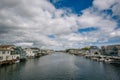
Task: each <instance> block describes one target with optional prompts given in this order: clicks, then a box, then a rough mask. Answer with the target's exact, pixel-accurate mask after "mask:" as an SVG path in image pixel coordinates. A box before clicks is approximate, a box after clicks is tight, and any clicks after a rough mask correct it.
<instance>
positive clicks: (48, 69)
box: [0, 53, 120, 80]
mask: <svg viewBox="0 0 120 80" xmlns="http://www.w3.org/2000/svg"><path fill="white" fill-rule="evenodd" d="M0 80H120V66H119V65H111V64H105V63H102V62H96V61H92V60H89V59H85V58H83V57H79V56H73V55H70V54H65V53H55V54H51V55H47V56H43V57H41V58H39V59H29V60H28V61H26V62H22V63H18V64H13V65H9V66H4V67H0Z"/></svg>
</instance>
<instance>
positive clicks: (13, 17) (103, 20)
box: [0, 0, 120, 49]
mask: <svg viewBox="0 0 120 80" xmlns="http://www.w3.org/2000/svg"><path fill="white" fill-rule="evenodd" d="M57 1H59V0H54V2H57ZM116 1H118V0H109V1H108V0H104V1H103V0H102V1H101V0H94V1H93V6H91V7H90V8H88V9H85V10H83V11H82V14H81V15H80V16H78V15H77V14H73V13H71V12H69V11H67V10H68V9H66V10H65V9H56V8H55V7H54V5H52V4H51V3H50V2H49V0H34V1H33V0H10V1H9V0H0V43H5V42H7V43H13V44H15V45H20V46H36V47H41V48H51V49H62V48H68V47H81V45H82V46H83V45H89V44H91V43H95V42H101V43H102V42H107V41H108V40H109V38H112V37H115V36H117V37H120V35H118V34H119V30H115V28H116V27H118V25H117V24H118V23H117V21H116V20H114V19H112V16H109V15H107V14H105V13H102V12H101V10H106V9H112V11H113V15H119V11H118V6H119V3H117V4H115V3H116ZM96 8H97V10H96ZM88 27H95V28H97V31H91V32H85V33H80V32H79V31H78V29H84V28H88ZM48 35H54V36H55V37H54V38H51V37H49V36H48Z"/></svg>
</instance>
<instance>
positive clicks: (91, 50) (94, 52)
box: [89, 46, 101, 55]
mask: <svg viewBox="0 0 120 80" xmlns="http://www.w3.org/2000/svg"><path fill="white" fill-rule="evenodd" d="M89 53H90V55H100V54H101V52H100V49H99V48H98V47H97V46H90V48H89Z"/></svg>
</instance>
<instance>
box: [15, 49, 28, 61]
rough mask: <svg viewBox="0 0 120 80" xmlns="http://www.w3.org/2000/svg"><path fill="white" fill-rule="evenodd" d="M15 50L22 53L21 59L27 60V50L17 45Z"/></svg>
mask: <svg viewBox="0 0 120 80" xmlns="http://www.w3.org/2000/svg"><path fill="white" fill-rule="evenodd" d="M14 51H15V53H16V54H19V55H20V60H21V61H22V60H25V59H26V53H25V51H24V50H23V49H22V47H15V48H14Z"/></svg>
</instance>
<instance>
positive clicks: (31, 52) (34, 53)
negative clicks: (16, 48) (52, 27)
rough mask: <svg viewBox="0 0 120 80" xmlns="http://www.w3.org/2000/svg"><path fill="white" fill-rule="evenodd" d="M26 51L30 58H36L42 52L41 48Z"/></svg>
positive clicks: (26, 49)
mask: <svg viewBox="0 0 120 80" xmlns="http://www.w3.org/2000/svg"><path fill="white" fill-rule="evenodd" d="M24 51H25V52H26V56H27V57H28V58H34V57H37V55H38V54H39V52H40V49H39V48H25V50H24Z"/></svg>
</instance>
